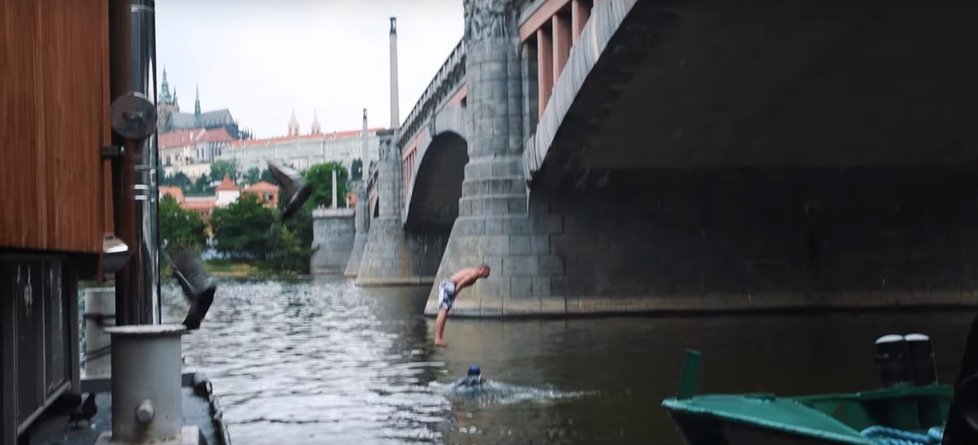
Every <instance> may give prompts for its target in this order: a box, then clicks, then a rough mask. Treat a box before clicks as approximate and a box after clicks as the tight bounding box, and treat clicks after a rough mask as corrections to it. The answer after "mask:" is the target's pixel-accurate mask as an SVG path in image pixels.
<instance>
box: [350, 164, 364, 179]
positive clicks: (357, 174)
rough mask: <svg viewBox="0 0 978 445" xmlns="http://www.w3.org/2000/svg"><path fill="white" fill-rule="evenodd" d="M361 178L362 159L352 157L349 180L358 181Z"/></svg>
mask: <svg viewBox="0 0 978 445" xmlns="http://www.w3.org/2000/svg"><path fill="white" fill-rule="evenodd" d="M361 178H363V161H361V160H360V159H354V160H353V163H352V164H350V180H351V181H359V180H360V179H361Z"/></svg>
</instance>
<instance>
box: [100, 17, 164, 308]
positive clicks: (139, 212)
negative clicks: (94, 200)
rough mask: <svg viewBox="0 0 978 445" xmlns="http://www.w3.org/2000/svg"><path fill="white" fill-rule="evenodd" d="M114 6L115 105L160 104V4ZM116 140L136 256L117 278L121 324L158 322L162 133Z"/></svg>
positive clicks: (119, 205) (128, 238) (121, 196)
mask: <svg viewBox="0 0 978 445" xmlns="http://www.w3.org/2000/svg"><path fill="white" fill-rule="evenodd" d="M109 5H110V8H109V10H110V14H109V50H110V53H111V57H110V72H111V77H110V79H111V82H110V94H111V97H112V98H113V101H115V100H116V99H117V98H120V97H122V96H125V95H127V94H130V93H139V94H141V95H142V96H145V97H146V98H147V99H148V100H149V101H150V102H152V106H155V103H156V42H155V36H156V29H155V2H154V1H153V0H110V3H109ZM113 128H114V129H115V127H114V126H113ZM113 140H114V141H115V143H116V144H117V145H120V146H124V147H125V151H124V155H123V156H122V157H115V158H113V160H112V182H113V186H112V188H113V196H114V197H113V202H114V207H115V210H114V212H115V228H116V231H117V232H118V236H119V237H120V238H121V239H122V241H123V242H124V243H125V244H126V245H128V246H129V247H130V252H131V253H132V256H131V257H130V259H129V261H128V262H127V263H126V265H125V266H124V267H122V269H120V270H119V271H117V272H116V274H115V281H116V323H117V324H118V325H127V324H153V323H158V322H159V313H160V307H159V260H158V246H159V242H158V239H159V234H158V213H157V212H158V207H157V206H158V199H159V198H158V193H159V192H158V191H157V186H156V184H157V182H156V172H157V165H158V163H159V162H158V155H157V150H156V135H155V134H151V135H149V136H148V137H146V138H145V139H141V140H140V139H137V140H134V139H127V138H126V137H125V136H123V135H122V134H119V133H118V132H116V134H115V135H114V137H113Z"/></svg>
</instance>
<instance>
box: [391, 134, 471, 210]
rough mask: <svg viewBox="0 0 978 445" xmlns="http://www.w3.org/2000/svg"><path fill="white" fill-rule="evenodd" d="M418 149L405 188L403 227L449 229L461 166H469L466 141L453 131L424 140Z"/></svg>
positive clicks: (462, 171) (459, 189)
mask: <svg viewBox="0 0 978 445" xmlns="http://www.w3.org/2000/svg"><path fill="white" fill-rule="evenodd" d="M425 139H426V141H424V142H426V143H424V144H423V145H422V146H420V147H418V157H419V159H420V161H419V162H417V163H416V164H415V165H414V168H413V169H412V170H413V174H412V175H411V177H412V178H413V180H412V181H411V183H410V184H409V185H408V187H409V188H408V193H407V194H406V198H407V200H406V203H407V205H406V206H405V209H404V226H405V228H406V229H408V230H418V229H422V228H442V229H450V228H451V226H452V224H453V223H454V222H455V218H457V217H458V202H459V198H460V197H461V196H462V180H463V179H464V176H465V164H467V163H468V162H469V155H468V141H467V140H466V138H465V137H464V136H463V134H460V133H459V132H457V131H447V130H446V131H442V132H440V133H437V134H435V135H434V136H433V137H430V138H425Z"/></svg>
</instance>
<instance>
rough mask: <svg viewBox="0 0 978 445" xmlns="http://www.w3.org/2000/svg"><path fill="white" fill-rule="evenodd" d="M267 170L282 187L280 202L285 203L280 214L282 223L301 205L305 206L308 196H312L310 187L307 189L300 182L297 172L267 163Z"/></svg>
mask: <svg viewBox="0 0 978 445" xmlns="http://www.w3.org/2000/svg"><path fill="white" fill-rule="evenodd" d="M268 170H269V171H271V172H272V176H274V177H275V180H276V181H278V183H279V185H281V186H282V191H283V194H282V201H283V202H285V203H286V204H285V211H284V212H282V220H283V221H284V220H286V219H289V218H290V217H291V216H292V215H293V214H295V212H296V211H297V210H299V208H300V207H302V204H305V202H306V200H307V199H309V195H312V187H309V184H306V183H305V181H303V180H302V175H300V174H299V172H297V171H295V170H293V169H291V168H289V167H286V166H284V165H280V164H278V163H276V162H273V161H268Z"/></svg>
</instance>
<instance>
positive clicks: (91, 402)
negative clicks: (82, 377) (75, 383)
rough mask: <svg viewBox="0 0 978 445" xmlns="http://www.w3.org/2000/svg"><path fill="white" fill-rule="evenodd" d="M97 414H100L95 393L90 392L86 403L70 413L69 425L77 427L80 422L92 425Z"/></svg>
mask: <svg viewBox="0 0 978 445" xmlns="http://www.w3.org/2000/svg"><path fill="white" fill-rule="evenodd" d="M79 398H80V396H79ZM96 413H98V406H96V405H95V393H94V392H90V393H88V397H86V398H85V401H84V402H82V403H81V404H80V405H76V406H75V407H74V408H72V409H71V411H69V412H68V424H69V425H76V426H77V424H78V422H82V421H84V422H86V423H90V422H91V421H92V418H93V417H95V414H96Z"/></svg>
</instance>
